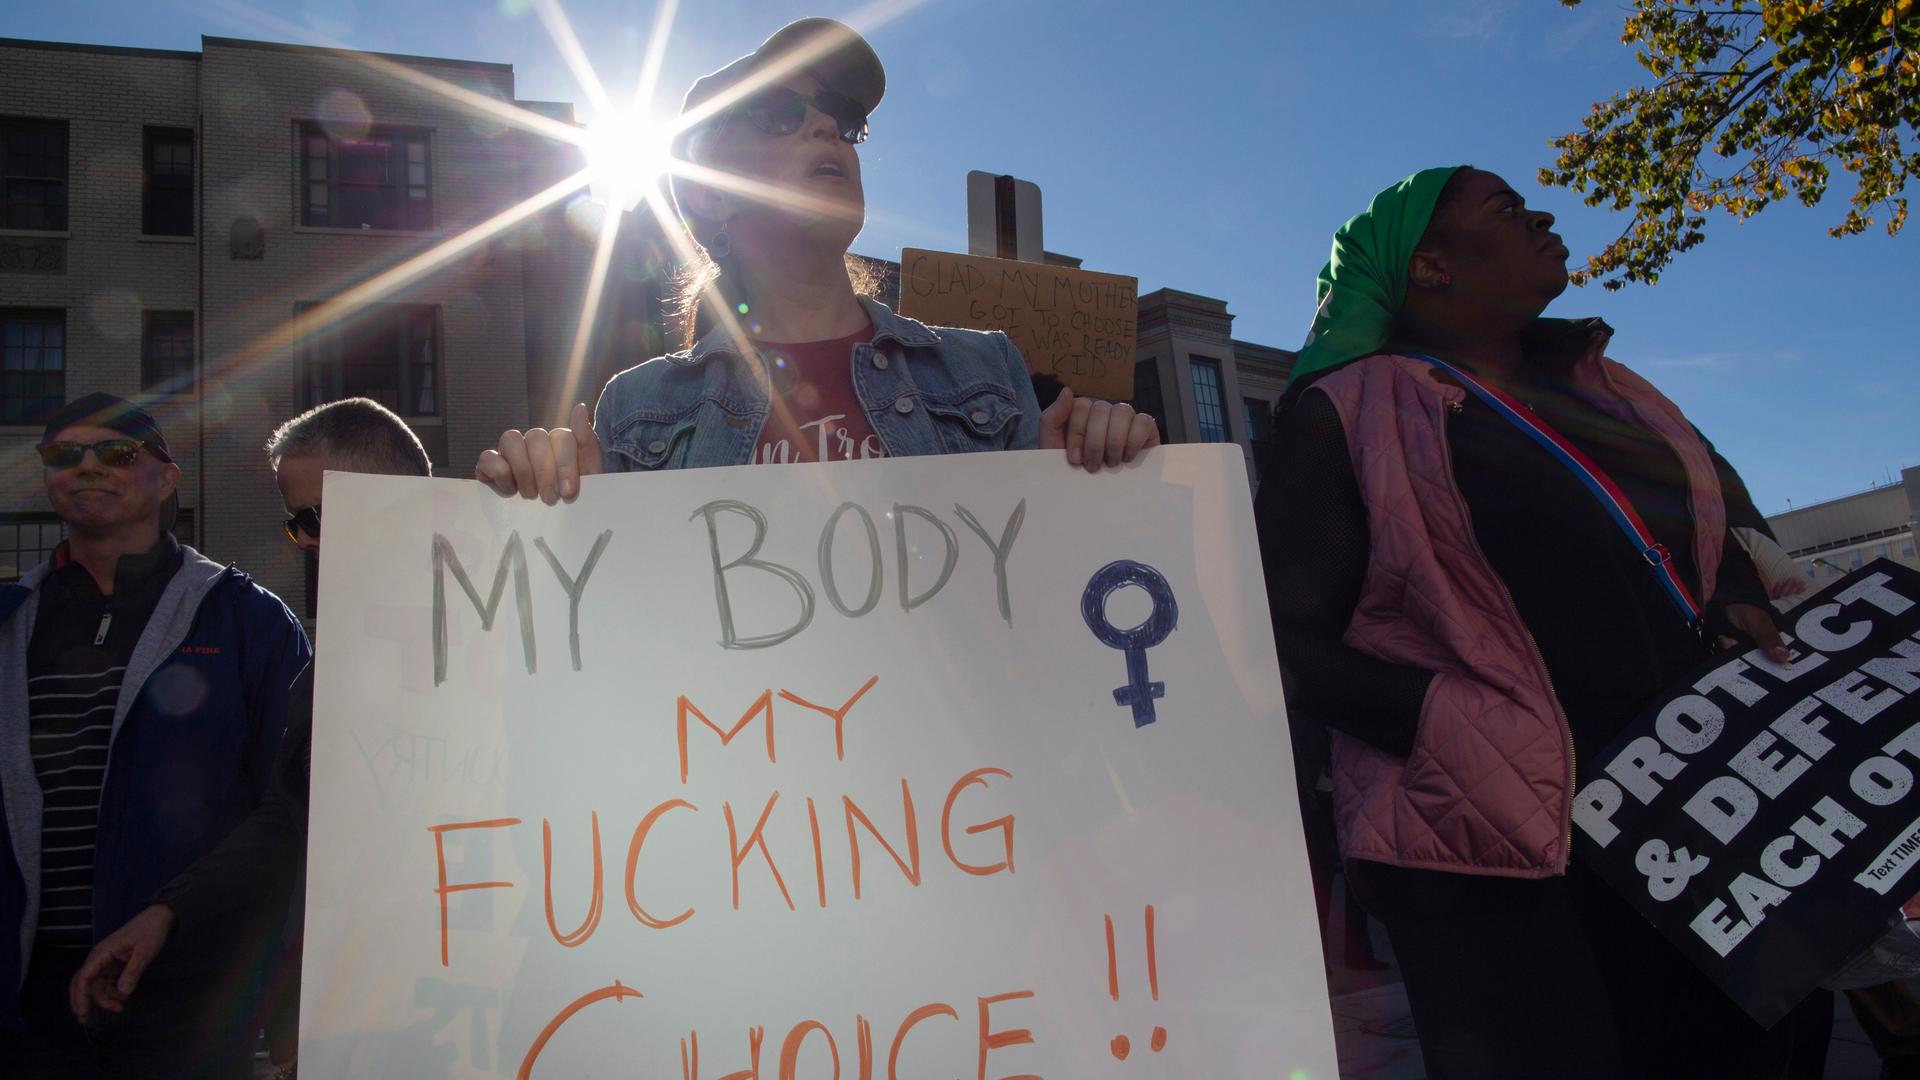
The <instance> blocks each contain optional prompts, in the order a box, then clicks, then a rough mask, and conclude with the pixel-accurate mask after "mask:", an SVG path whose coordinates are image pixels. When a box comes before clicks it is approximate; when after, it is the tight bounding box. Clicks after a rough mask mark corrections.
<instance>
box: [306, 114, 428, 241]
mask: <svg viewBox="0 0 1920 1080" xmlns="http://www.w3.org/2000/svg"><path fill="white" fill-rule="evenodd" d="M300 147H301V153H300V187H301V191H302V192H303V195H302V201H301V209H300V222H301V224H303V225H319V226H327V227H331V228H336V229H409V230H414V231H418V232H424V231H426V230H428V229H431V228H433V184H432V175H431V170H430V168H429V163H430V161H431V156H430V154H429V151H428V147H429V139H428V136H427V133H426V132H424V131H403V130H398V129H392V128H376V129H375V130H373V131H371V132H369V133H368V134H366V135H363V136H360V137H359V138H338V137H335V136H333V135H329V134H328V133H327V131H326V129H324V128H322V127H321V126H320V125H318V124H302V125H300Z"/></svg>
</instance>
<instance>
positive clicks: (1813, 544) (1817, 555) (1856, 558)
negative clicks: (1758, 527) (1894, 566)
mask: <svg viewBox="0 0 1920 1080" xmlns="http://www.w3.org/2000/svg"><path fill="white" fill-rule="evenodd" d="M1767 524H1768V525H1769V526H1771V527H1772V529H1773V535H1774V537H1775V538H1776V539H1778V540H1779V541H1780V546H1781V547H1783V548H1785V549H1786V550H1787V554H1789V555H1791V556H1793V559H1794V561H1795V562H1796V563H1798V564H1799V565H1800V572H1801V573H1803V574H1805V575H1807V578H1808V579H1809V580H1811V581H1812V582H1813V583H1814V584H1815V585H1816V586H1824V585H1825V584H1826V583H1827V582H1828V581H1830V580H1831V579H1833V578H1837V577H1840V576H1841V575H1843V574H1850V573H1852V572H1853V571H1855V570H1858V569H1860V568H1861V567H1862V566H1864V565H1866V564H1867V563H1870V562H1872V561H1873V560H1875V559H1892V560H1894V561H1895V562H1898V563H1901V564H1903V565H1905V566H1910V567H1912V568H1914V569H1915V570H1920V552H1916V550H1915V543H1916V533H1917V532H1920V466H1916V467H1914V468H1909V469H1903V470H1901V472H1900V479H1899V480H1898V481H1895V482H1894V483H1891V484H1884V485H1881V486H1880V487H1875V488H1869V489H1868V490H1866V491H1861V492H1856V493H1855V494H1852V495H1843V496H1841V497H1840V498H1837V499H1828V500H1827V501H1825V502H1819V503H1814V504H1813V505H1811V506H1802V507H1798V508H1796V509H1793V510H1788V511H1787V512H1785V513H1782V514H1775V515H1774V516H1772V517H1770V518H1768V519H1767Z"/></svg>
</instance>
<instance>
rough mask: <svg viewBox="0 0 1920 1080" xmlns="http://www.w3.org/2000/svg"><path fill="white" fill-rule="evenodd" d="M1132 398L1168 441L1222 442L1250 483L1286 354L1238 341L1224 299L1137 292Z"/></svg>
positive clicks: (1256, 478)
mask: <svg viewBox="0 0 1920 1080" xmlns="http://www.w3.org/2000/svg"><path fill="white" fill-rule="evenodd" d="M1139 330H1140V338H1139V344H1138V347H1137V350H1138V351H1137V356H1136V359H1135V365H1134V369H1133V404H1134V407H1135V408H1136V409H1139V410H1140V411H1141V412H1144V413H1149V414H1151V415H1152V416H1153V417H1154V418H1155V419H1157V420H1158V421H1159V422H1160V431H1161V434H1162V437H1163V438H1164V439H1165V440H1166V441H1167V442H1170V443H1183V442H1230V443H1236V444H1238V445H1239V446H1240V448H1241V450H1243V451H1244V452H1245V453H1246V455H1247V476H1248V477H1249V479H1250V480H1251V481H1252V482H1253V483H1254V485H1255V486H1258V484H1259V483H1260V472H1261V470H1262V469H1264V468H1265V467H1266V465H1267V452H1268V450H1269V449H1270V448H1271V445H1272V440H1273V409H1274V406H1275V405H1276V404H1278V403H1279V401H1280V395H1281V394H1282V393H1283V392H1284V391H1285V390H1286V388H1287V382H1288V380H1289V379H1290V378H1291V377H1292V375H1293V361H1294V355H1295V354H1294V353H1292V352H1289V351H1287V350H1285V349H1277V348H1274V347H1273V346H1271V345H1256V344H1254V343H1252V342H1249V341H1238V340H1235V338H1234V336H1233V315H1232V314H1231V313H1230V312H1228V311H1227V303H1226V301H1224V300H1216V299H1214V298H1213V297H1210V296H1200V295H1198V294H1195V293H1188V292H1180V291H1178V290H1176V289H1160V290H1157V291H1155V292H1150V293H1147V294H1146V295H1145V296H1142V297H1141V298H1140V315H1139Z"/></svg>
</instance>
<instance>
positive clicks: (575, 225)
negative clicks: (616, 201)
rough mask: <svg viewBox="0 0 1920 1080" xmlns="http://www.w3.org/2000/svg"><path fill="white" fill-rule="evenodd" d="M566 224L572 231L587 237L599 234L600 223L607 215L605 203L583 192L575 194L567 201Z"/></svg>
mask: <svg viewBox="0 0 1920 1080" xmlns="http://www.w3.org/2000/svg"><path fill="white" fill-rule="evenodd" d="M566 216H567V225H568V227H570V228H571V229H573V231H574V232H576V233H579V234H580V235H581V236H583V237H587V238H589V239H591V238H595V237H598V236H599V235H600V226H601V223H602V222H603V221H604V220H605V219H606V216H607V204H606V203H603V202H599V201H597V200H595V199H593V198H591V197H590V196H588V195H586V194H585V193H582V194H579V195H575V196H574V197H573V198H572V199H571V200H569V201H568V202H567V209H566Z"/></svg>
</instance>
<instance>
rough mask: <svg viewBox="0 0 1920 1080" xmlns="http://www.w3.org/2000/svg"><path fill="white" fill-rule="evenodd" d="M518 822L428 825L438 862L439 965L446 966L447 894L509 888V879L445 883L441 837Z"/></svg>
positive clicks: (457, 822) (436, 890) (512, 820)
mask: <svg viewBox="0 0 1920 1080" xmlns="http://www.w3.org/2000/svg"><path fill="white" fill-rule="evenodd" d="M518 824H520V819H519V818H517V817H516V818H492V819H490V820H488V821H456V822H453V823H452V824H449V825H429V826H427V831H428V832H430V833H432V834H433V857H434V859H435V861H437V862H438V863H439V864H440V886H439V887H438V888H436V889H435V890H434V892H435V893H436V894H438V895H439V897H440V966H441V967H447V966H449V965H448V964H447V896H448V894H449V893H457V892H466V891H468V890H469V889H511V888H513V882H511V881H469V882H464V883H462V884H459V885H449V884H447V848H446V841H445V840H444V839H443V838H444V837H445V835H446V834H447V833H450V832H453V831H455V830H457V829H503V828H506V827H507V826H509V825H518Z"/></svg>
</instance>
